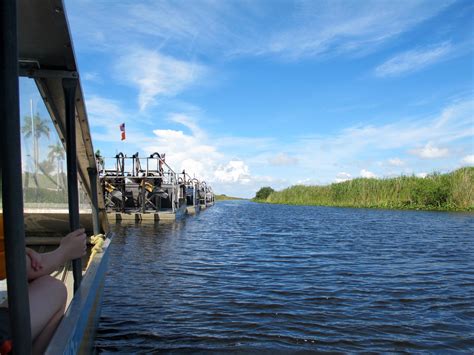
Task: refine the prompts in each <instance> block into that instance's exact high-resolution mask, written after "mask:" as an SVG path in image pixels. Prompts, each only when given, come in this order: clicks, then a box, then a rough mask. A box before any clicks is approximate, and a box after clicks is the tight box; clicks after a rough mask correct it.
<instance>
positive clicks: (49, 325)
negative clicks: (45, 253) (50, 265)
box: [29, 276, 67, 354]
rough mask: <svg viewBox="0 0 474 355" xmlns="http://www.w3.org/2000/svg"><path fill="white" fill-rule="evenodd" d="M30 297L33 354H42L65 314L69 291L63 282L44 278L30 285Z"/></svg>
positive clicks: (48, 277)
mask: <svg viewBox="0 0 474 355" xmlns="http://www.w3.org/2000/svg"><path fill="white" fill-rule="evenodd" d="M29 296H30V297H29V298H30V316H31V335H32V338H33V353H34V354H41V353H43V352H44V350H45V349H46V347H47V345H48V343H49V341H50V339H51V337H52V336H53V334H54V331H55V330H56V327H57V326H58V324H59V321H60V320H61V317H62V316H63V314H64V308H65V305H66V298H67V291H66V287H65V286H64V284H63V283H62V282H61V281H59V280H57V279H55V278H53V277H51V276H42V277H40V278H38V279H36V280H34V281H33V282H31V283H30V285H29Z"/></svg>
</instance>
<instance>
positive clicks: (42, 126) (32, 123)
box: [21, 113, 49, 187]
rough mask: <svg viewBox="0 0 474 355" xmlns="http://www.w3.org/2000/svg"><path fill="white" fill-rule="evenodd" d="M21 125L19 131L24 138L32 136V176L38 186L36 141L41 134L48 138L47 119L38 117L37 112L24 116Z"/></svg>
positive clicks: (37, 150)
mask: <svg viewBox="0 0 474 355" xmlns="http://www.w3.org/2000/svg"><path fill="white" fill-rule="evenodd" d="M23 121H24V123H23V127H22V128H21V132H22V133H23V135H24V136H25V138H30V137H33V160H34V162H35V171H34V177H35V182H36V186H37V187H38V164H39V146H38V141H39V139H40V138H41V137H42V136H46V137H48V138H49V126H48V120H46V119H43V118H41V117H40V115H39V114H37V113H36V114H35V115H34V116H25V117H24V118H23Z"/></svg>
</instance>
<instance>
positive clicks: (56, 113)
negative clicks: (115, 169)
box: [18, 0, 108, 231]
mask: <svg viewBox="0 0 474 355" xmlns="http://www.w3.org/2000/svg"><path fill="white" fill-rule="evenodd" d="M18 30H19V36H18V37H19V38H18V39H19V42H18V49H19V67H20V68H19V72H20V75H21V76H26V77H29V78H33V79H34V80H35V83H36V85H37V87H38V90H39V92H40V94H41V97H42V98H43V101H44V103H45V105H46V108H47V110H48V112H49V114H50V116H51V119H52V121H53V124H54V127H55V128H56V131H57V132H58V135H59V138H60V140H61V142H62V143H63V146H65V145H66V139H67V132H66V128H67V127H66V126H67V125H66V101H65V96H64V88H63V79H77V86H76V89H75V94H74V105H75V120H76V122H75V126H76V130H75V131H76V152H77V172H78V175H79V177H80V179H81V181H82V186H83V187H84V190H85V191H86V193H87V194H88V195H89V196H93V195H92V192H93V191H94V190H95V191H98V193H99V198H98V213H99V218H98V219H99V220H100V224H101V227H102V229H103V230H104V231H107V230H108V222H107V216H106V213H105V204H104V202H103V200H104V199H103V196H100V195H101V194H102V189H100V188H99V187H100V186H99V185H98V184H99V183H98V181H95V184H96V186H95V188H93V187H92V186H91V184H92V183H91V181H93V180H94V179H93V180H91V179H90V178H89V177H90V169H93V170H94V169H95V170H96V169H97V166H96V162H95V155H94V147H93V145H92V138H91V135H90V129H89V123H88V119H87V111H86V106H85V102H84V95H83V91H82V87H81V82H80V80H79V74H78V67H77V62H76V57H75V54H74V48H73V44H72V40H71V37H70V31H69V23H68V21H67V16H66V10H65V7H64V3H63V1H62V0H41V1H30V0H19V1H18ZM65 148H67V147H65Z"/></svg>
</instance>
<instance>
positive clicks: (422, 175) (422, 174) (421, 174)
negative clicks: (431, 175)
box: [415, 173, 428, 179]
mask: <svg viewBox="0 0 474 355" xmlns="http://www.w3.org/2000/svg"><path fill="white" fill-rule="evenodd" d="M415 176H416V177H419V178H423V179H424V178H425V177H427V176H428V173H418V174H416V175H415Z"/></svg>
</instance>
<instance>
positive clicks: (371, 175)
mask: <svg viewBox="0 0 474 355" xmlns="http://www.w3.org/2000/svg"><path fill="white" fill-rule="evenodd" d="M360 176H362V177H363V178H376V177H377V175H375V174H374V173H373V172H371V171H368V170H365V169H362V170H361V171H360Z"/></svg>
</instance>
